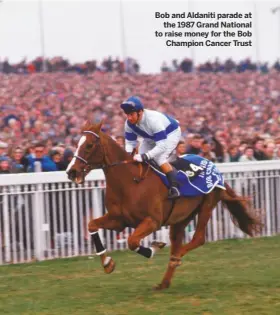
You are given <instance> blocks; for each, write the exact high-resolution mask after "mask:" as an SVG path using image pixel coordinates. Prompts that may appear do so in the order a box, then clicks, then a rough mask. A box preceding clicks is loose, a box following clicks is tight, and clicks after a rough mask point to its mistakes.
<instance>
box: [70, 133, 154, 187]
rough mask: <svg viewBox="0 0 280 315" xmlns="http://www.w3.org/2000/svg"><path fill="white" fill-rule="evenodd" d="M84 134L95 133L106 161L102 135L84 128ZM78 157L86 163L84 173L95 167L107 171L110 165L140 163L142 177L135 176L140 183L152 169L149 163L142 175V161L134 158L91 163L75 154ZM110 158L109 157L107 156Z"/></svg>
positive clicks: (135, 179) (103, 159)
mask: <svg viewBox="0 0 280 315" xmlns="http://www.w3.org/2000/svg"><path fill="white" fill-rule="evenodd" d="M82 134H91V135H93V136H94V137H96V138H97V140H98V145H99V146H100V147H101V148H102V153H103V157H102V161H106V158H107V155H106V152H105V150H104V148H103V146H102V145H101V140H100V136H99V135H98V134H97V133H95V132H93V131H91V130H84V131H82ZM73 157H75V158H76V159H78V160H79V161H81V162H83V163H84V164H85V168H84V169H83V171H82V172H83V173H87V174H88V173H89V172H90V171H91V170H92V169H94V168H102V169H103V171H104V172H106V170H107V169H108V168H109V167H112V166H117V165H123V164H135V163H138V165H139V168H140V177H139V178H136V177H134V181H136V182H137V183H139V182H140V181H141V180H143V179H145V178H146V177H147V174H148V171H149V169H150V164H148V168H147V171H146V172H145V174H144V175H143V176H142V172H143V166H142V164H141V163H139V162H137V161H134V160H124V161H116V162H114V163H110V164H109V163H106V164H105V163H103V164H101V163H100V164H90V163H89V162H88V161H87V160H86V159H84V158H82V157H81V156H79V155H77V154H74V156H73ZM107 160H108V158H107Z"/></svg>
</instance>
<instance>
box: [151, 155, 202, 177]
mask: <svg viewBox="0 0 280 315" xmlns="http://www.w3.org/2000/svg"><path fill="white" fill-rule="evenodd" d="M149 164H150V165H151V166H152V167H153V168H154V169H156V170H157V171H158V172H161V169H160V167H159V165H158V164H157V163H156V161H155V160H150V161H149ZM170 165H172V167H173V168H174V169H175V170H176V171H182V172H184V173H186V174H187V176H188V177H189V179H190V180H192V179H194V178H195V177H196V176H197V175H199V174H200V173H201V172H202V170H203V169H202V168H201V167H199V166H198V165H195V164H193V163H191V162H189V161H188V160H186V159H183V158H180V157H177V158H176V160H175V161H172V162H170Z"/></svg>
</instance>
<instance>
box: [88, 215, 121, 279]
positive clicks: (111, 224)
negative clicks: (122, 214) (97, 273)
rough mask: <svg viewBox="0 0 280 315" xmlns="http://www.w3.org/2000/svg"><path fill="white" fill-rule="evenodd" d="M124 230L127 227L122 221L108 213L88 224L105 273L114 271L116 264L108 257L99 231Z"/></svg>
mask: <svg viewBox="0 0 280 315" xmlns="http://www.w3.org/2000/svg"><path fill="white" fill-rule="evenodd" d="M124 228H125V225H124V223H123V222H122V221H121V220H117V219H115V218H112V217H110V215H109V214H108V213H106V214H105V215H104V216H103V217H100V218H98V219H93V220H90V222H89V224H88V231H89V234H90V235H91V238H92V240H93V243H94V245H95V249H96V254H97V255H99V256H100V259H101V263H102V266H103V267H104V271H105V272H106V273H111V272H112V271H113V270H114V268H115V262H114V261H113V259H112V258H111V257H109V256H107V255H106V249H105V247H104V245H103V244H102V242H101V239H100V236H99V234H98V229H107V230H114V231H119V232H121V231H122V230H123V229H124Z"/></svg>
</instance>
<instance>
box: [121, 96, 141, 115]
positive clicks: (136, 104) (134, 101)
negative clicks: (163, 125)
mask: <svg viewBox="0 0 280 315" xmlns="http://www.w3.org/2000/svg"><path fill="white" fill-rule="evenodd" d="M121 109H122V110H123V111H124V112H125V113H126V114H131V113H133V112H139V111H140V110H144V106H143V104H142V102H141V101H140V99H139V98H138V97H137V96H131V97H129V98H128V99H127V100H126V101H124V102H123V103H122V104H121Z"/></svg>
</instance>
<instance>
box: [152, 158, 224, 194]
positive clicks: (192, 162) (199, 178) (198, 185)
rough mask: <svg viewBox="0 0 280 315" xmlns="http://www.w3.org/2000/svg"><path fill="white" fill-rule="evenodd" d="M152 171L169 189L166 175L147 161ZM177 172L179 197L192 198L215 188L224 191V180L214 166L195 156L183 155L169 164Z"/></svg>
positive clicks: (154, 163)
mask: <svg viewBox="0 0 280 315" xmlns="http://www.w3.org/2000/svg"><path fill="white" fill-rule="evenodd" d="M149 163H150V165H151V167H152V169H153V171H154V172H156V173H157V175H158V176H159V177H160V178H161V180H162V182H163V183H164V184H165V185H166V187H167V188H169V182H168V180H167V178H166V175H165V174H164V173H162V171H161V170H160V168H159V166H158V165H157V163H156V162H155V161H149ZM170 164H171V165H172V166H173V167H174V168H175V169H176V170H177V175H176V178H177V182H178V184H179V190H180V194H181V196H185V197H194V196H199V195H204V194H208V193H210V192H211V191H212V190H213V189H214V188H215V187H218V188H221V189H225V187H224V178H223V175H222V174H221V173H220V171H219V170H218V169H217V167H216V165H215V164H214V163H213V162H211V161H209V160H207V159H205V158H203V157H201V156H199V155H195V154H185V155H182V156H180V157H178V158H177V159H176V160H175V161H174V162H172V163H170Z"/></svg>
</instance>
